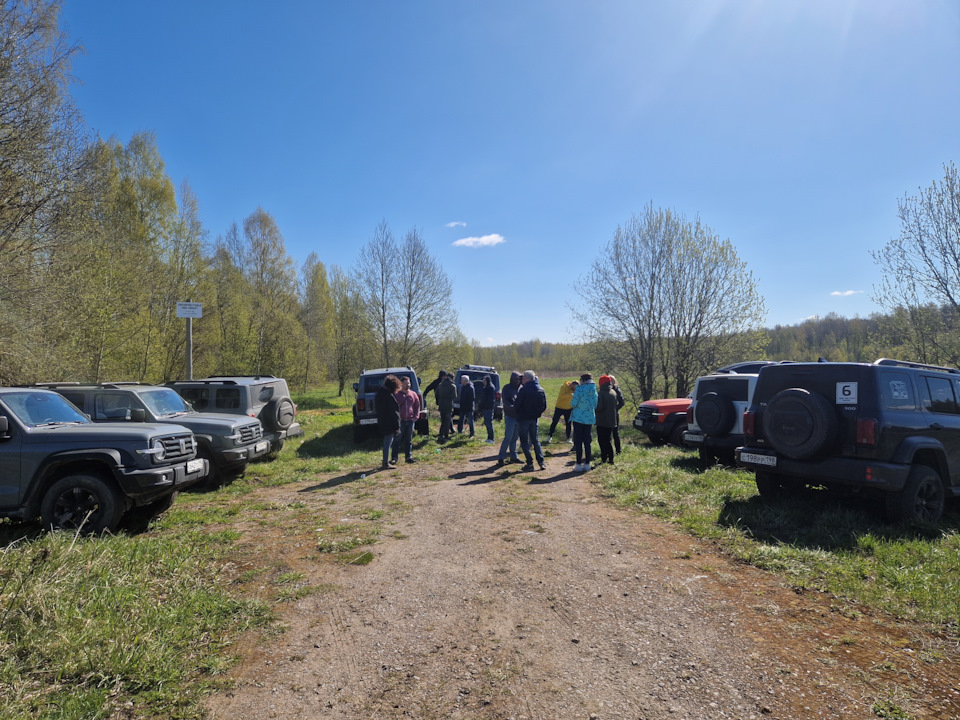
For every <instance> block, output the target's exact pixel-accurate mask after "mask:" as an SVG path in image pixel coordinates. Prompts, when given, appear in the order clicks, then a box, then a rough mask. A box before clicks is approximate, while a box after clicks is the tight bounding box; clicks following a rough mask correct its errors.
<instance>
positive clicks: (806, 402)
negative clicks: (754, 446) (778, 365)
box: [763, 388, 837, 460]
mask: <svg viewBox="0 0 960 720" xmlns="http://www.w3.org/2000/svg"><path fill="white" fill-rule="evenodd" d="M763 432H764V434H765V435H766V436H767V439H768V440H769V441H770V444H771V445H773V447H774V449H775V450H777V452H779V453H781V454H783V455H786V456H787V457H788V458H792V459H794V460H804V459H806V458H812V457H814V456H815V455H817V454H818V453H821V452H824V451H825V450H827V449H828V448H829V446H830V445H831V443H832V442H834V440H835V439H836V436H837V416H836V414H835V413H834V410H833V405H832V404H831V403H830V401H829V400H827V399H826V398H825V397H823V395H820V394H818V393H814V392H810V391H809V390H805V389H803V388H790V389H788V390H781V391H780V392H778V393H777V394H776V395H774V396H773V398H772V399H771V400H770V402H769V403H768V404H767V409H766V410H765V411H764V413H763Z"/></svg>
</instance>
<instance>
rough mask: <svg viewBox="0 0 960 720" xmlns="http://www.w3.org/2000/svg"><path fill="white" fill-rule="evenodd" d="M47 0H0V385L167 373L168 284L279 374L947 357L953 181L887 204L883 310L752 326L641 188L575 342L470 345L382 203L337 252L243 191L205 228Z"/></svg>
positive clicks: (648, 389) (724, 278) (682, 381)
mask: <svg viewBox="0 0 960 720" xmlns="http://www.w3.org/2000/svg"><path fill="white" fill-rule="evenodd" d="M59 11H60V2H59V1H57V0H0V383H2V384H19V383H27V382H33V381H44V380H49V381H53V380H78V381H89V382H96V381H104V380H118V379H122V380H140V381H150V382H159V381H165V380H169V379H173V378H177V377H180V376H182V373H183V371H184V368H185V364H186V358H185V348H186V338H185V328H186V324H185V322H184V321H183V320H182V319H180V318H177V317H176V303H177V302H178V301H193V302H200V303H202V304H203V309H204V312H203V317H202V319H200V320H197V321H195V322H194V326H193V327H194V337H193V340H194V363H193V365H194V371H195V374H196V375H197V376H199V377H203V376H208V375H233V374H243V375H248V374H275V375H281V376H284V377H286V378H287V379H288V381H290V383H291V385H292V387H294V388H297V389H305V388H307V387H309V386H313V385H316V384H318V383H320V382H325V381H330V380H332V381H334V382H336V383H337V384H338V386H339V388H340V391H341V392H343V390H344V388H345V387H346V386H347V385H348V384H349V383H351V382H353V379H354V378H356V377H357V375H358V373H359V372H360V370H361V369H362V368H365V367H366V368H369V367H388V366H403V365H412V366H414V367H415V368H416V369H417V370H418V372H420V373H421V374H422V375H425V376H426V375H428V374H431V373H433V372H435V371H436V370H438V369H440V368H447V369H452V368H455V367H457V366H459V365H461V364H464V363H476V364H484V365H494V366H496V367H498V368H501V369H529V368H533V369H535V370H537V371H538V372H540V373H541V374H549V373H556V374H562V373H569V372H572V371H578V370H582V369H591V368H592V369H595V370H602V371H605V372H614V373H616V374H617V376H618V379H619V380H620V382H621V384H622V385H623V386H624V387H625V388H626V389H627V390H628V392H630V393H631V394H632V396H633V398H634V400H636V401H641V400H643V399H648V398H650V397H654V396H661V397H662V396H674V395H679V396H682V395H685V394H687V393H688V392H689V391H690V390H691V389H692V386H693V383H694V381H695V380H696V378H697V377H698V376H699V375H702V374H704V373H706V372H709V371H710V370H712V369H714V368H716V367H719V366H721V365H724V364H727V363H729V362H733V361H737V360H743V359H765V358H766V359H790V360H815V359H817V358H818V357H824V358H826V359H829V360H858V361H859V360H866V361H871V360H874V359H876V358H877V357H880V356H890V357H898V358H901V359H910V360H917V361H920V362H928V363H933V364H950V365H954V366H956V365H957V364H958V363H960V333H958V330H960V295H958V292H957V287H958V282H960V181H958V176H957V171H956V168H955V167H954V166H953V165H945V166H944V177H943V179H942V180H940V181H935V182H934V183H933V185H932V186H931V187H930V188H926V189H921V190H920V191H919V192H918V194H917V195H915V196H905V197H904V198H903V200H902V201H900V203H899V213H900V219H901V234H900V236H899V237H897V238H895V239H893V240H891V241H889V242H888V243H887V244H886V245H884V246H883V247H882V248H880V249H879V250H878V251H876V252H875V253H873V259H874V261H875V262H876V263H877V264H878V265H879V266H880V267H881V268H882V269H883V271H884V278H885V279H884V281H883V283H882V285H881V286H880V287H879V288H877V289H876V290H875V293H874V300H875V301H876V302H877V303H878V304H879V305H880V306H881V307H882V308H883V309H884V311H885V312H884V313H882V314H876V315H872V316H871V317H870V318H867V319H860V318H855V319H853V320H847V319H844V318H840V317H837V316H832V315H831V316H827V317H825V318H821V319H816V320H809V321H806V322H803V323H800V324H799V325H796V326H777V327H774V328H766V327H764V324H763V321H764V317H765V313H766V311H765V308H764V302H763V298H762V297H760V295H759V294H758V292H757V287H756V282H755V280H754V277H753V275H752V272H751V271H750V269H749V267H748V266H747V263H746V262H745V261H744V260H743V259H742V258H740V257H739V255H738V253H737V251H736V248H735V247H734V245H733V244H732V243H731V242H730V240H728V239H723V238H720V237H719V236H718V235H717V234H716V233H715V232H714V231H713V230H712V229H711V228H710V227H709V226H707V225H706V223H704V222H703V221H702V220H701V219H700V218H699V217H697V218H693V219H689V218H686V217H684V216H683V215H682V214H679V213H677V212H675V211H672V210H668V209H663V208H658V207H655V206H654V205H653V204H652V203H651V204H648V205H647V206H646V207H645V208H644V209H643V210H642V211H641V212H640V213H639V214H638V215H634V216H632V217H631V218H630V219H629V220H628V221H627V222H626V223H624V224H623V225H622V226H621V227H618V228H616V230H615V231H614V233H613V235H612V237H611V239H610V240H609V241H608V243H607V244H606V245H604V246H603V247H602V248H601V249H600V252H599V253H598V256H597V257H596V259H595V260H594V262H593V263H592V264H591V266H590V267H589V270H588V272H586V273H585V274H584V275H583V276H582V277H580V278H578V280H577V281H576V284H575V286H574V291H575V293H576V295H577V297H578V300H577V302H575V303H573V304H571V306H570V308H569V309H570V313H571V315H572V317H573V319H574V320H575V321H576V322H577V323H578V325H579V326H580V327H581V328H583V331H584V335H583V337H584V339H585V340H584V342H582V343H579V344H564V343H542V342H540V341H539V340H536V339H534V340H531V341H528V342H524V343H514V344H511V345H506V346H499V347H492V348H491V347H481V346H479V344H478V343H476V342H471V341H470V340H468V339H467V338H466V337H465V336H464V334H463V333H462V331H461V329H460V327H459V321H458V318H457V315H456V313H455V312H451V311H450V309H449V308H451V307H452V303H451V296H452V285H451V282H450V280H449V278H448V277H447V275H446V272H445V271H444V269H443V267H442V266H441V265H440V264H439V262H437V260H436V259H435V258H434V257H433V256H432V255H431V253H430V251H429V248H428V246H427V244H426V242H425V241H424V238H423V235H422V232H421V231H420V230H419V229H418V228H411V229H410V230H408V231H407V232H406V233H405V234H403V236H402V237H396V236H395V235H394V233H393V231H392V230H391V228H390V227H389V225H388V224H387V222H386V221H381V222H380V223H379V224H377V225H376V226H375V227H374V228H373V230H372V235H371V238H370V240H369V242H367V243H366V245H364V246H363V247H362V248H361V249H360V251H359V254H358V256H357V259H356V261H355V263H354V265H353V266H352V267H339V266H335V265H331V266H329V267H328V266H326V265H325V264H324V262H323V261H322V260H321V259H320V257H319V256H318V255H317V254H316V253H312V254H310V255H309V256H308V257H307V258H306V260H305V261H304V262H303V263H299V264H298V263H297V262H296V261H295V260H294V259H293V258H292V257H290V256H289V255H288V253H287V251H286V247H285V242H284V238H283V235H282V232H281V229H280V228H279V227H278V225H277V222H276V220H275V219H274V217H273V216H272V215H271V214H270V213H269V212H268V211H267V210H265V209H264V208H262V207H258V208H256V209H254V210H253V211H252V212H251V213H250V214H249V215H247V217H245V218H244V219H243V220H242V221H241V222H239V223H234V224H233V225H231V226H230V227H229V228H227V229H226V230H225V231H224V232H222V233H221V234H218V235H217V236H216V237H215V238H211V237H210V234H209V231H208V230H207V229H206V228H205V227H204V226H203V223H202V222H201V220H200V211H199V207H200V205H199V199H198V198H197V197H196V196H195V195H194V193H193V191H192V189H191V188H190V186H189V185H188V184H187V183H182V184H181V185H180V186H179V187H176V186H175V185H174V183H173V181H172V180H171V178H170V177H169V176H168V174H167V172H166V170H165V166H164V162H163V158H162V156H161V153H160V151H159V148H158V147H157V141H156V138H155V136H154V135H153V134H152V133H149V132H142V133H138V134H136V135H134V136H133V137H132V138H130V140H129V141H128V142H127V143H126V144H123V143H121V142H120V141H118V140H117V139H115V138H109V139H106V140H104V139H102V138H100V137H97V136H96V135H95V134H93V133H91V131H90V130H89V129H88V128H86V127H85V125H84V123H83V119H82V117H81V116H80V114H79V112H78V111H77V109H76V108H75V107H74V105H73V103H72V99H71V97H70V94H69V84H70V81H71V76H70V63H71V60H72V58H73V57H74V56H75V55H76V53H77V52H79V50H80V48H79V47H78V46H77V45H74V44H71V42H70V40H69V38H67V37H66V36H65V35H64V34H63V33H62V31H61V30H60V28H59V24H58V23H59Z"/></svg>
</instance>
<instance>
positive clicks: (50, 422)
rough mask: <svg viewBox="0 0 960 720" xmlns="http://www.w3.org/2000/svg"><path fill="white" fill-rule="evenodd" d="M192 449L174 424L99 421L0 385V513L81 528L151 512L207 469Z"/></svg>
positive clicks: (110, 525) (100, 527)
mask: <svg viewBox="0 0 960 720" xmlns="http://www.w3.org/2000/svg"><path fill="white" fill-rule="evenodd" d="M196 450H197V443H196V440H195V439H194V437H193V433H191V432H190V431H189V430H188V429H187V428H185V427H182V426H179V425H166V424H165V425H151V424H141V423H136V424H131V423H127V424H121V423H112V424H108V425H101V424H98V423H94V422H92V421H91V420H90V419H89V418H88V417H87V416H86V415H84V414H82V413H81V412H80V411H79V410H78V409H77V408H76V407H74V406H73V405H71V404H70V403H69V402H67V401H66V400H65V399H64V398H63V397H61V396H60V395H58V394H57V393H55V392H51V391H49V390H40V389H37V388H0V516H2V517H13V518H19V519H21V520H32V519H33V518H36V517H40V518H41V520H42V522H43V526H44V527H45V528H47V529H64V530H71V531H77V530H80V531H84V532H104V531H111V530H113V529H115V528H116V527H117V525H118V524H119V523H120V520H121V518H123V517H124V515H126V516H127V517H139V518H141V519H142V518H149V517H153V516H154V515H156V514H158V513H160V512H163V511H164V510H166V509H167V508H168V507H169V506H170V503H171V502H172V501H173V498H174V496H175V495H176V491H177V490H179V489H181V488H184V487H187V486H188V485H190V484H192V483H194V482H196V481H197V480H200V479H201V478H203V477H204V476H205V475H206V474H207V471H208V468H209V463H208V462H207V461H206V460H203V459H200V458H196V457H195V456H196Z"/></svg>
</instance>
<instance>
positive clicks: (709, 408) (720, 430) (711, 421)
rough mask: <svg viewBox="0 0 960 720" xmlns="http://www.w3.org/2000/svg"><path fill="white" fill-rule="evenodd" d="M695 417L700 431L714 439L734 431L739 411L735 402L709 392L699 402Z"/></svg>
mask: <svg viewBox="0 0 960 720" xmlns="http://www.w3.org/2000/svg"><path fill="white" fill-rule="evenodd" d="M694 415H695V417H696V420H697V425H699V426H700V429H701V430H703V432H704V433H706V434H707V435H712V436H713V437H721V436H723V435H726V434H727V433H729V432H730V431H731V430H733V426H734V424H736V422H737V410H736V408H735V407H734V406H733V400H731V399H730V398H728V397H727V396H726V395H721V394H720V393H716V392H708V393H706V394H705V395H704V396H703V397H702V398H700V399H699V400H697V407H696V410H694Z"/></svg>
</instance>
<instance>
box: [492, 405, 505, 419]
mask: <svg viewBox="0 0 960 720" xmlns="http://www.w3.org/2000/svg"><path fill="white" fill-rule="evenodd" d="M493 419H494V420H498V421H499V420H503V410H501V409H500V408H497V409H496V410H494V411H493Z"/></svg>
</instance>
